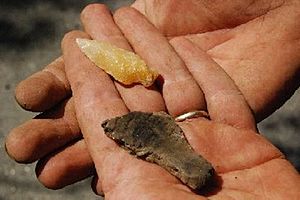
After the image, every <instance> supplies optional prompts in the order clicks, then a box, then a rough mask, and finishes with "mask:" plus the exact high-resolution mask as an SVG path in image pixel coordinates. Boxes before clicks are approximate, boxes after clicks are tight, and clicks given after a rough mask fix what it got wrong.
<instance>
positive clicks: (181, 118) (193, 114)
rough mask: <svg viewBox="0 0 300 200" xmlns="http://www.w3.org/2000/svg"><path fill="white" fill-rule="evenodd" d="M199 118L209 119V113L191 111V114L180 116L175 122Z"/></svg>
mask: <svg viewBox="0 0 300 200" xmlns="http://www.w3.org/2000/svg"><path fill="white" fill-rule="evenodd" d="M198 117H205V118H207V119H209V115H208V114H207V112H205V111H202V110H195V111H191V112H187V113H184V114H182V115H179V116H178V117H176V118H175V121H176V122H182V121H185V120H187V119H192V118H198Z"/></svg>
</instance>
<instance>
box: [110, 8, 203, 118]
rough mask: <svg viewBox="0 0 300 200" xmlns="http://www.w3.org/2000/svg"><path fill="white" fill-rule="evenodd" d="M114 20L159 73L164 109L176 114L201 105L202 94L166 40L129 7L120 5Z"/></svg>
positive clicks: (195, 108) (201, 107)
mask: <svg viewBox="0 0 300 200" xmlns="http://www.w3.org/2000/svg"><path fill="white" fill-rule="evenodd" d="M114 18H115V21H116V23H117V24H118V25H119V27H120V29H121V30H122V32H123V33H124V35H125V37H126V38H127V39H128V41H129V42H130V44H131V45H132V46H133V48H134V50H135V51H136V52H137V53H138V54H139V55H140V56H141V57H142V58H143V59H144V60H145V61H146V63H147V64H148V65H149V66H150V67H151V68H154V69H156V70H157V71H158V72H159V73H160V74H161V76H162V77H163V85H162V92H163V97H164V100H165V104H166V107H167V109H168V112H169V113H170V114H172V115H175V116H176V115H180V114H182V113H185V112H189V111H192V110H198V109H204V108H205V101H204V99H203V94H202V92H201V90H200V88H199V87H198V85H197V83H196V82H195V81H194V79H193V77H192V76H191V74H190V73H189V72H188V70H187V69H186V67H185V65H184V63H183V62H182V60H181V59H180V58H179V56H178V55H177V54H176V52H175V51H174V49H173V48H172V47H171V45H170V44H169V43H168V40H167V39H166V38H165V37H163V35H161V34H160V33H159V32H158V30H157V29H156V28H155V27H154V26H153V25H151V24H150V23H149V22H148V21H147V20H146V19H145V18H144V16H143V15H142V14H140V13H139V12H138V11H136V10H135V9H133V8H129V7H127V8H121V9H119V10H118V11H117V12H116V13H115V15H114Z"/></svg>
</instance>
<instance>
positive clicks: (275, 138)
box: [0, 0, 300, 200]
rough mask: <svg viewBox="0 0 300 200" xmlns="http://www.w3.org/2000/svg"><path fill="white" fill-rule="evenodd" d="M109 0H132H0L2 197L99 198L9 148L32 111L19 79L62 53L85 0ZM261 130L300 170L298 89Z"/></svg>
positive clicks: (118, 2)
mask: <svg viewBox="0 0 300 200" xmlns="http://www.w3.org/2000/svg"><path fill="white" fill-rule="evenodd" d="M93 2H98V3H105V4H107V5H108V6H109V7H110V8H111V9H113V10H114V9H116V8H118V7H120V6H122V5H128V4H130V3H131V2H133V1H132V0H111V1H109V0H102V1H101V0H98V1H92V0H51V1H50V0H43V1H41V0H40V1H39V0H20V1H18V0H1V1H0V200H20V199H22V200H32V199H33V200H35V199H36V200H39V199H43V200H48V199H51V200H56V199H58V200H60V199H64V200H69V199H70V200H71V199H72V200H74V199H75V200H76V199H99V197H97V196H96V195H94V194H93V192H92V191H91V190H90V180H85V181H82V182H80V183H77V184H75V185H72V186H68V187H66V188H64V189H61V190H58V191H52V190H49V189H46V188H44V187H43V186H42V185H41V184H40V183H39V182H38V181H37V179H36V177H35V173H34V164H31V165H21V164H17V163H15V162H14V161H12V160H10V159H9V157H8V156H7V155H6V153H5V149H4V138H5V136H6V135H7V134H8V132H9V130H11V129H12V128H13V127H15V126H17V125H18V124H21V123H23V122H25V121H26V120H28V119H30V118H31V117H33V116H34V113H28V112H25V111H23V110H22V109H21V108H19V107H18V105H17V104H16V102H15V101H14V88H15V87H16V85H17V83H18V82H20V81H21V80H23V79H24V78H26V77H27V76H29V75H31V74H32V73H34V72H36V71H38V70H40V69H41V68H43V67H44V66H45V65H47V64H48V63H50V62H51V61H52V60H54V59H55V58H56V57H58V56H59V55H60V54H61V51H60V40H61V39H62V37H63V35H64V33H66V32H68V31H70V30H73V29H80V28H81V26H80V23H79V13H80V11H81V10H82V9H83V8H84V6H85V5H87V4H89V3H93ZM259 129H260V132H262V133H263V135H264V136H265V137H267V138H268V139H269V140H270V141H271V142H272V143H273V144H274V145H275V146H276V147H278V148H279V149H280V150H281V151H282V152H283V153H284V154H285V155H286V156H287V158H288V159H289V160H290V161H291V162H292V163H293V164H294V166H295V167H296V168H297V170H298V171H299V170H300V90H299V89H298V91H297V92H296V93H295V95H294V96H293V97H292V98H291V99H290V100H289V101H288V102H287V103H286V104H285V105H284V106H283V107H282V108H281V109H279V110H278V111H276V112H275V113H274V114H273V115H272V116H270V117H269V118H268V119H266V120H264V121H263V122H261V123H260V124H259Z"/></svg>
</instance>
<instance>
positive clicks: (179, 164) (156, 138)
mask: <svg viewBox="0 0 300 200" xmlns="http://www.w3.org/2000/svg"><path fill="white" fill-rule="evenodd" d="M102 127H103V128H104V131H105V133H106V135H107V136H108V137H110V138H112V139H113V140H115V141H116V142H117V143H118V144H119V145H120V146H122V147H123V148H125V149H127V150H128V151H129V152H130V153H131V154H133V155H136V156H137V157H140V158H142V159H144V160H147V161H149V162H153V163H157V164H158V165H160V166H161V167H163V168H164V169H166V170H167V171H168V172H170V173H171V174H173V175H174V176H176V177H177V178H179V179H180V180H181V181H182V182H183V183H184V184H186V185H188V186H189V187H191V188H192V189H196V190H199V189H200V188H201V187H202V186H204V185H205V184H206V183H207V182H208V181H209V180H210V179H211V178H212V176H213V173H214V169H213V167H212V165H211V164H210V163H209V162H208V161H206V160H205V159H204V158H203V157H202V156H200V155H198V154H197V153H196V152H195V151H194V150H193V149H192V147H191V146H190V145H189V143H188V142H187V140H186V138H185V136H184V134H183V131H182V130H181V128H180V127H179V126H178V125H177V124H176V123H175V121H174V119H173V118H172V117H171V116H169V115H167V114H166V113H164V112H158V113H143V112H131V113H129V114H127V115H124V116H122V117H116V118H114V119H109V120H106V121H104V122H103V123H102Z"/></svg>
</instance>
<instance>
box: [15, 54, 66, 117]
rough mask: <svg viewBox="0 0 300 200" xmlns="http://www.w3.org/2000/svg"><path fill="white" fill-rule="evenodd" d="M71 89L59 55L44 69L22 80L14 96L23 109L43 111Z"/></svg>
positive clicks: (56, 102)
mask: <svg viewBox="0 0 300 200" xmlns="http://www.w3.org/2000/svg"><path fill="white" fill-rule="evenodd" d="M70 94H71V90H70V85H69V83H68V80H67V79H66V75H65V71H64V62H63V59H62V58H61V57H60V58H58V59H56V60H55V61H54V62H52V63H51V64H49V65H48V66H47V67H46V68H45V69H43V70H42V71H40V72H37V73H35V74H33V75H31V76H30V77H28V78H27V79H25V80H23V81H22V82H21V83H19V85H18V86H17V88H16V91H15V96H16V100H17V102H18V103H19V105H20V106H21V107H22V108H24V109H25V110H30V111H34V112H43V111H45V110H48V109H50V108H52V107H53V106H54V105H56V104H58V103H59V102H60V101H62V100H63V99H65V98H66V97H68V96H70Z"/></svg>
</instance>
